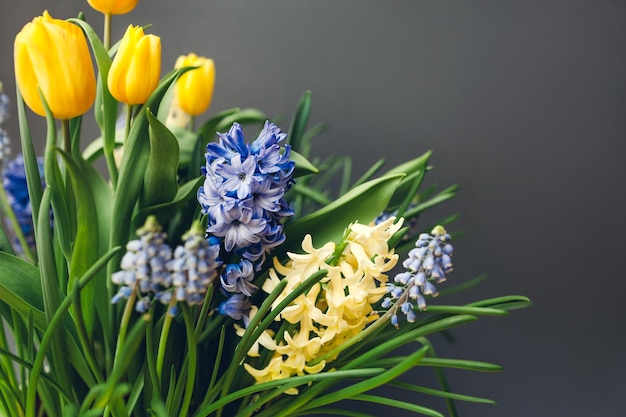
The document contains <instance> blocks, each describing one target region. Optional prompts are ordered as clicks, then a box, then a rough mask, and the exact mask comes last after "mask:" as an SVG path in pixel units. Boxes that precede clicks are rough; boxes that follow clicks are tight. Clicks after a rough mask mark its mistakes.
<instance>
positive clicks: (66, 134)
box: [61, 119, 72, 155]
mask: <svg viewBox="0 0 626 417" xmlns="http://www.w3.org/2000/svg"><path fill="white" fill-rule="evenodd" d="M61 133H62V136H63V150H64V151H65V152H67V153H68V155H71V154H72V138H71V135H70V121H69V119H63V120H61Z"/></svg>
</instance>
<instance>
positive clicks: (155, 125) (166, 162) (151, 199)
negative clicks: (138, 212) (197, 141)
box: [142, 108, 179, 207]
mask: <svg viewBox="0 0 626 417" xmlns="http://www.w3.org/2000/svg"><path fill="white" fill-rule="evenodd" d="M146 117H147V119H148V123H149V129H148V131H149V137H150V157H149V159H148V164H147V166H146V171H145V175H144V184H143V194H142V205H143V206H144V207H146V206H152V205H155V204H161V203H166V202H169V201H171V199H172V198H173V197H174V196H175V195H176V191H177V190H178V182H177V174H178V155H179V150H178V149H179V148H178V140H177V139H176V137H175V136H174V134H173V133H172V132H170V131H169V129H168V128H167V127H166V126H165V125H164V124H163V123H161V122H160V121H159V120H158V119H157V118H156V117H154V115H153V114H152V113H151V112H150V109H148V108H147V109H146Z"/></svg>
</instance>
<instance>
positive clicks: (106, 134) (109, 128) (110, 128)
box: [69, 19, 118, 183]
mask: <svg viewBox="0 0 626 417" xmlns="http://www.w3.org/2000/svg"><path fill="white" fill-rule="evenodd" d="M69 21H70V22H73V23H75V24H77V25H78V26H80V27H81V28H82V29H83V31H84V32H85V35H86V37H87V39H88V40H89V43H90V44H91V49H92V50H93V54H94V57H95V58H96V64H97V65H98V70H99V77H98V84H97V95H96V102H95V104H94V114H95V118H96V121H97V122H98V125H99V126H100V129H101V130H102V136H103V139H104V141H103V145H104V153H105V157H106V160H107V167H108V169H109V175H110V176H111V178H112V179H113V182H114V183H115V182H116V181H115V180H116V179H117V167H116V166H115V160H114V158H113V150H114V149H115V143H116V128H115V125H116V120H117V106H118V102H117V100H115V98H113V96H112V95H111V93H110V92H109V88H108V87H107V83H108V76H109V69H110V68H111V63H112V60H111V57H110V56H109V52H108V51H107V50H106V48H105V47H104V45H103V44H102V42H101V41H100V38H99V37H98V34H97V33H96V32H95V31H94V30H93V28H92V27H91V26H90V25H89V24H88V23H87V22H85V21H84V20H81V19H69Z"/></svg>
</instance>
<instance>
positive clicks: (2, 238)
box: [0, 227, 15, 255]
mask: <svg viewBox="0 0 626 417" xmlns="http://www.w3.org/2000/svg"><path fill="white" fill-rule="evenodd" d="M0 252H6V253H8V254H9V255H15V252H14V251H13V246H11V242H10V241H9V237H8V236H7V234H6V233H5V232H4V227H0Z"/></svg>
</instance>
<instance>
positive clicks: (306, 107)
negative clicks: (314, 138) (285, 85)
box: [287, 91, 311, 152]
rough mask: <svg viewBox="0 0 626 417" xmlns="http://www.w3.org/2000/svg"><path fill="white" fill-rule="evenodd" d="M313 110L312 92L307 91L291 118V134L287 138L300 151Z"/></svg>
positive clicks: (294, 148)
mask: <svg viewBox="0 0 626 417" xmlns="http://www.w3.org/2000/svg"><path fill="white" fill-rule="evenodd" d="M310 112H311V92H310V91H305V92H304V94H303V95H302V97H300V101H299V103H298V108H297V110H296V114H294V116H293V119H292V120H291V126H290V127H289V134H288V136H287V140H288V141H289V144H290V145H291V147H292V148H293V150H295V151H296V152H298V151H299V150H300V147H301V144H302V136H303V135H304V132H306V126H307V124H308V123H309V113H310Z"/></svg>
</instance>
